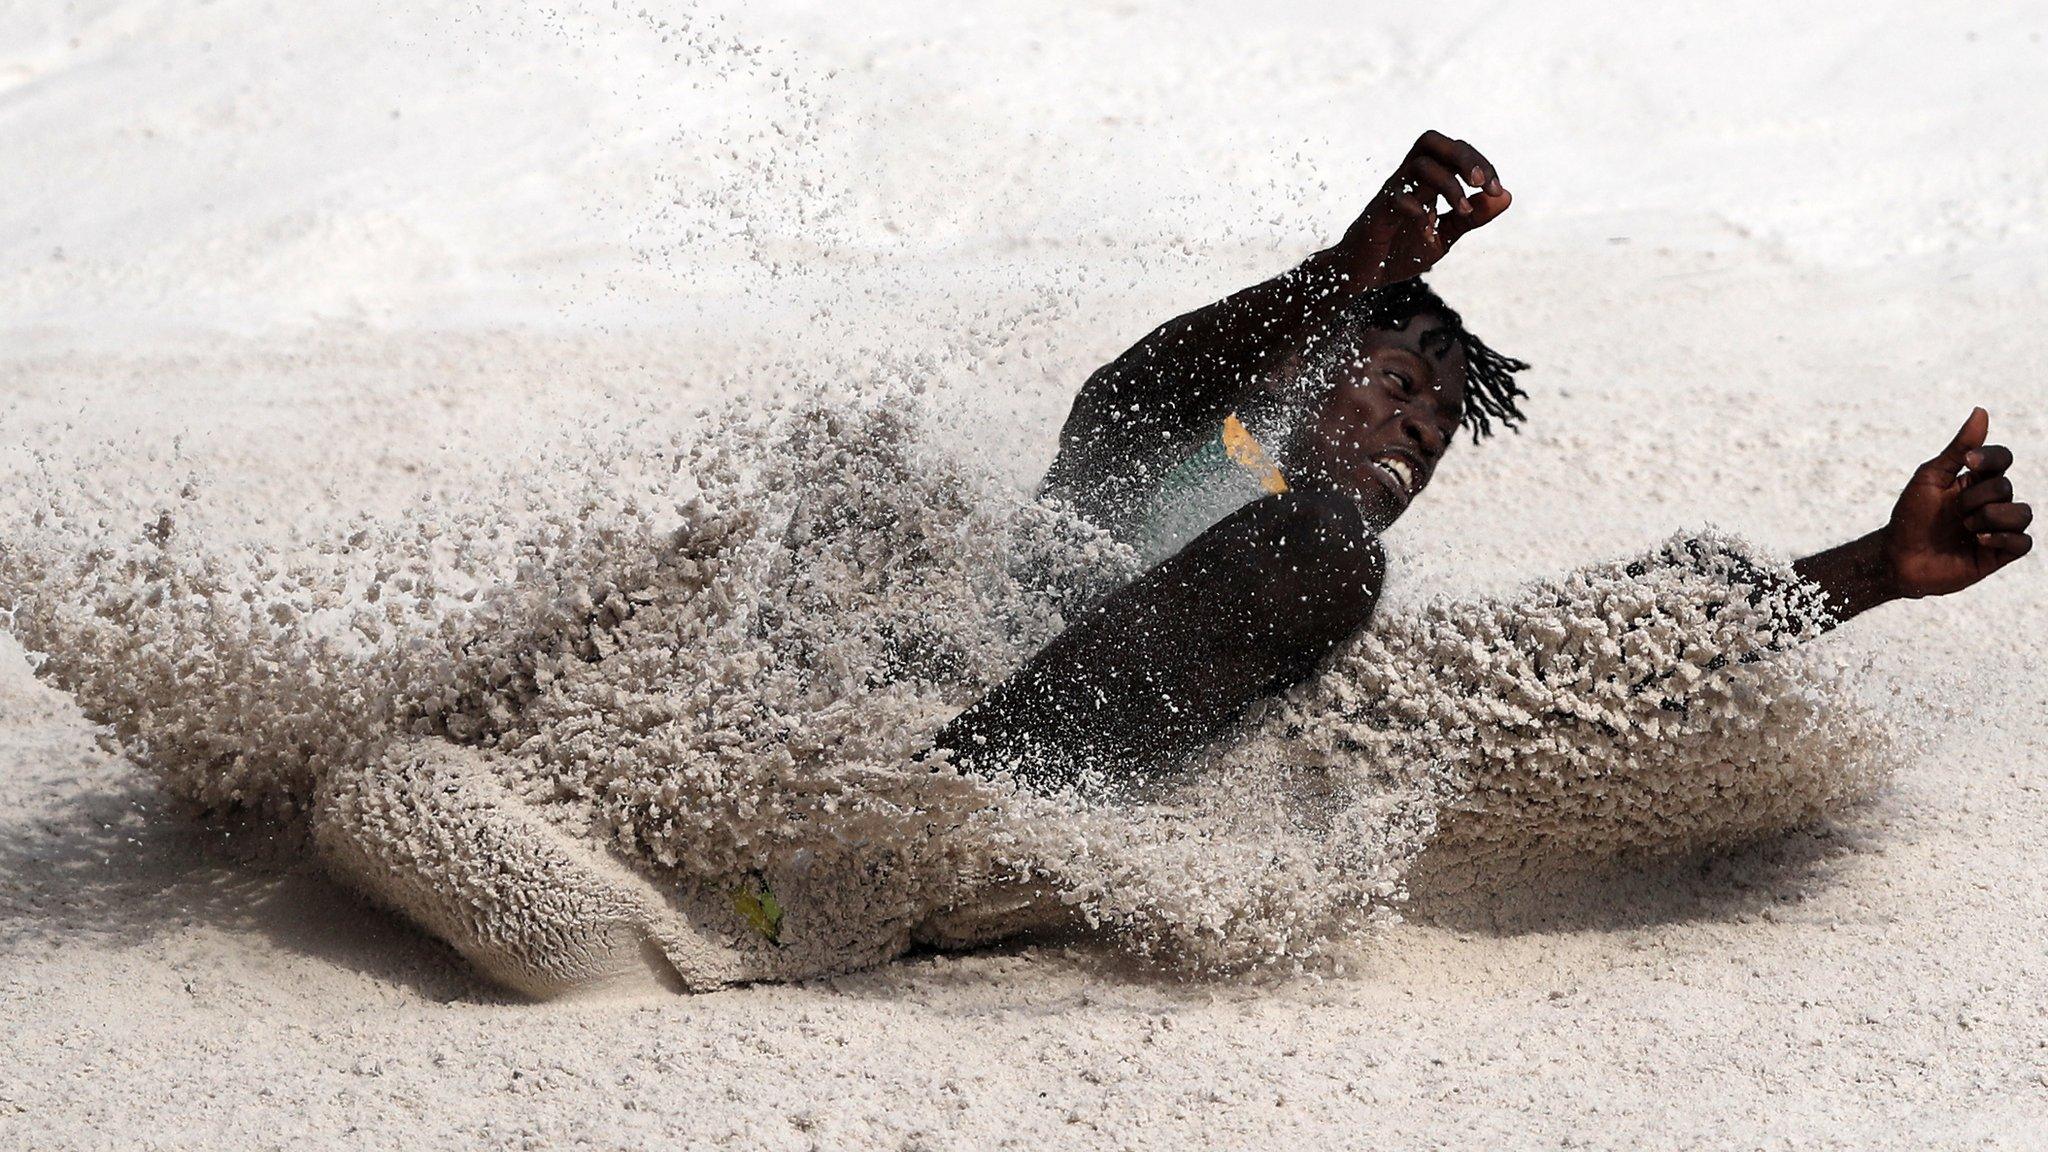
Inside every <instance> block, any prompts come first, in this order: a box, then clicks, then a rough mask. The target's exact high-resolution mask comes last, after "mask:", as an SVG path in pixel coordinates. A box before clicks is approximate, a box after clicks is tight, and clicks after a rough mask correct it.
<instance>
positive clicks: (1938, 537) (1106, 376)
mask: <svg viewBox="0 0 2048 1152" xmlns="http://www.w3.org/2000/svg"><path fill="white" fill-rule="evenodd" d="M1511 203H1512V197H1511V196H1510V195H1509V193H1508V190H1507V188H1506V187H1505V186H1503V185H1502V183H1501V180H1500V175H1499V173H1498V172H1497V171H1496V170H1495V169H1494V166H1493V165H1492V164H1491V163H1490V162H1488V161H1487V159H1486V157H1485V156H1483V155H1481V154H1480V153H1479V151H1478V150H1477V149H1475V148H1473V147H1472V146H1471V145H1469V144H1467V143H1465V142H1464V141H1462V140H1454V139H1451V138H1450V137H1447V136H1445V135H1443V134H1441V133H1438V132H1425V133H1423V135H1422V136H1421V138H1420V139H1418V140H1417V141H1416V142H1415V146H1414V147H1413V148H1412V149H1411V150H1410V151H1409V153H1408V155H1407V157H1406V158H1405V159H1403V161H1402V162H1401V164H1400V166H1399V167H1398V168H1397V169H1396V170H1395V172H1394V174H1393V175H1392V176H1391V177H1389V178H1388V180H1387V181H1386V183H1385V184H1384V185H1383V186H1382V187H1381V188H1380V190H1379V192H1378V194H1377V195H1376V196H1375V197H1374V198H1373V200H1372V202H1371V203H1370V204H1368V205H1367V206H1366V208H1365V211H1364V212H1363V213H1362V214H1361V215H1360V216H1359V217H1358V219H1357V221H1356V222H1355V223H1353V224H1352V225H1351V227H1350V228H1349V229H1348V230H1347V231H1346V232H1345V234H1344V237H1343V239H1341V240H1340V241H1338V242H1337V243H1336V244H1335V245H1333V246H1331V247H1330V248H1327V249H1324V250H1323V251H1320V252H1317V253H1316V254H1314V255H1312V256H1310V257H1309V258H1308V259H1307V260H1305V261H1303V262H1302V263H1301V265H1299V266H1298V267H1296V268H1294V269H1293V270H1291V271H1289V272H1286V273H1284V274H1282V275H1280V276H1278V277H1275V278H1274V279H1272V280H1269V281H1266V282H1265V283H1262V284H1258V285H1255V286H1253V287H1251V288H1247V289H1245V290H1243V291H1241V292H1238V293H1237V294H1235V295H1233V296H1230V297H1228V298H1226V299H1224V300H1221V301H1218V302H1217V303H1215V304H1211V305H1209V306H1208V307H1206V308H1201V309H1198V310H1196V311H1194V312H1190V313H1188V314H1187V315H1185V316H1181V317H1179V318H1178V319H1175V320H1172V321H1169V322H1168V323H1166V324H1164V325H1162V326H1160V327H1159V328H1158V329H1157V330H1155V331H1154V332H1152V333H1151V334H1150V335H1148V336H1146V337H1145V338H1144V339H1143V340H1141V341H1139V342H1138V344H1137V345H1136V346H1134V347H1133V348H1131V349H1130V350H1129V351H1128V352H1125V353H1124V354H1123V355H1122V356H1120V357H1118V358H1117V359H1116V360H1115V361H1114V362H1112V363H1110V364H1108V365H1106V366H1105V367H1103V368H1102V369H1100V370H1098V371H1097V372H1096V373H1095V374H1094V375H1093V376H1091V377H1090V378H1089V379H1088V382H1087V383H1086V384H1085V385H1084V386H1083V387H1082V389H1081V391H1080V394H1079V395H1078V396H1077V397H1076V398H1075V400H1074V406H1073V411H1072V414H1071V415H1070V416H1069V417H1068V419H1067V423H1066V426H1065V427H1064V428H1063V429H1062V431H1061V433H1060V448H1059V454H1058V456H1057V457H1056V458H1055V459H1054V461H1053V463H1052V466H1051V468H1050V469H1049V470H1048V472H1047V474H1046V479H1045V492H1046V494H1047V495H1050V496H1053V497H1057V498H1059V499H1062V500H1065V501H1067V502H1069V503H1070V504H1071V505H1072V506H1074V507H1075V508H1076V509H1078V510H1079V511H1081V512H1082V513H1083V514H1084V515H1086V516H1087V517H1088V518H1090V519H1091V520H1093V521H1095V522H1096V523H1098V524H1101V525H1103V526H1104V527H1106V528H1108V529H1109V530H1110V531H1112V532H1113V533H1117V534H1119V535H1123V534H1127V533H1128V532H1130V531H1131V530H1132V529H1133V528H1134V527H1135V526H1134V525H1133V523H1132V519H1133V517H1134V516H1135V515H1136V514H1137V512H1138V509H1139V508H1140V507H1141V506H1142V504H1143V502H1144V500H1145V498H1146V497H1147V496H1148V495H1149V493H1150V492H1151V490H1152V488H1153V486H1154V485H1156V484H1157V483H1158V481H1159V479H1160V477H1161V476H1162V475H1163V474H1164V472H1165V471H1166V470H1167V469H1169V468H1171V467H1172V466H1173V464H1174V463H1175V462H1177V461H1178V460H1180V459H1183V458H1185V457H1186V456H1187V455H1188V453H1189V452H1190V451H1191V449H1192V448H1193V447H1194V446H1195V445H1198V444H1200V443H1202V442H1203V441H1204V440H1206V439H1207V438H1208V437H1210V436H1213V435H1214V434H1215V429H1216V427H1217V425H1218V422H1219V421H1221V420H1222V419H1223V417H1224V416H1226V415H1227V414H1229V413H1230V412H1232V411H1234V410H1237V409H1239V408H1241V407H1243V406H1245V405H1247V404H1248V403H1252V402H1254V401H1255V400H1256V399H1257V398H1259V397H1261V396H1266V395H1271V394H1273V393H1275V392H1277V391H1278V390H1279V389H1280V388H1281V386H1282V382H1283V381H1285V380H1286V379H1288V378H1289V377H1290V375H1291V373H1292V371H1293V370H1294V369H1297V368H1299V366H1300V364H1301V362H1302V359H1303V357H1304V356H1305V355H1307V354H1308V353H1309V352H1310V351H1311V350H1312V349H1314V348H1316V347H1317V346H1319V345H1322V344H1323V343H1324V342H1326V341H1328V340H1330V339H1332V338H1333V337H1334V336H1335V335H1337V334H1338V333H1337V329H1338V328H1339V327H1341V326H1342V325H1343V324H1344V323H1345V320H1344V317H1345V315H1346V313H1347V310H1350V306H1351V305H1352V304H1354V303H1355V302H1356V301H1357V299H1358V298H1359V297H1360V296H1361V295H1362V294H1365V293H1370V292H1374V291H1377V290H1380V289H1384V288H1388V287H1390V286H1392V285H1395V284H1398V283H1399V282H1401V281H1403V280H1407V279H1409V278H1412V277H1415V276H1419V275H1421V274H1422V273H1424V272H1426V271H1428V270H1429V269H1430V268H1432V267H1434V266H1435V265H1436V263H1437V262H1438V261H1439V260H1441V259H1443V257H1444V255H1445V254H1446V253H1448V252H1449V251H1450V249H1451V247H1452V246H1453V245H1454V244H1456V243H1458V242H1459V241H1460V240H1461V239H1462V238H1463V237H1465V236H1466V235H1467V234H1469V233H1471V232H1472V231H1474V230H1476V229H1478V228H1481V227H1484V226H1485V225H1487V224H1490V223H1492V222H1493V221H1494V220H1496V219H1498V218H1499V217H1500V215H1501V214H1502V213H1503V212H1505V211H1507V209H1508V206H1509V205H1510V204H1511ZM1354 314H1355V312H1354ZM1348 335H1349V336H1351V337H1352V338H1355V339H1356V341H1357V344H1356V351H1357V355H1355V356H1352V357H1349V358H1347V359H1346V360H1345V361H1344V362H1343V363H1342V365H1341V366H1340V367H1339V369H1338V370H1336V371H1335V372H1333V373H1331V374H1330V375H1329V377H1328V378H1326V379H1325V381H1324V385H1325V387H1326V389H1327V391H1326V392H1325V393H1324V394H1323V395H1322V396H1321V399H1320V401H1319V403H1318V404H1317V406H1316V408H1315V411H1314V414H1313V419H1311V420H1309V421H1307V422H1306V423H1305V424H1304V425H1303V426H1302V427H1301V429H1300V430H1299V432H1298V433H1297V434H1296V436H1295V437H1294V439H1293V440H1292V442H1290V443H1289V444H1287V445H1285V446H1284V448H1283V449H1282V451H1281V456H1282V457H1283V459H1285V460H1286V462H1287V480H1288V484H1289V487H1290V490H1289V491H1288V492H1285V493H1282V494H1278V495H1272V496H1268V497H1266V498H1264V499H1261V500H1257V501H1254V502H1252V503H1250V504H1248V505H1246V506H1245V507H1243V508H1242V509H1240V510H1239V511H1237V512H1235V513H1233V514H1231V515H1229V516H1227V517H1225V518H1224V519H1223V520H1222V521H1220V522H1219V523H1217V524H1216V525H1215V526H1214V527H1212V528H1210V529H1209V530H1208V531H1206V532H1204V533H1203V534H1202V535H1201V536H1200V537H1198V538H1197V539H1195V540H1194V541H1193V542H1192V543H1190V544H1188V545H1187V546H1186V547H1185V548H1183V549H1181V550H1180V551H1179V552H1178V553H1176V554H1174V555H1173V556H1170V557H1168V558H1167V559H1165V560H1163V561H1161V562H1160V563H1159V564H1157V565H1156V566H1154V567H1153V568H1152V569H1151V570H1149V571H1148V572H1146V573H1145V574H1144V575H1143V576H1141V577H1140V578H1138V579H1137V580H1136V581H1134V582H1133V583H1131V584H1130V585H1128V586H1126V587H1125V588H1123V589H1121V590H1119V591H1117V592H1116V593H1114V594H1112V595H1110V596H1109V597H1107V598H1106V599H1104V600H1103V601H1102V602H1101V603H1100V604H1098V605H1096V606H1095V607H1094V608H1093V609H1092V610H1090V611H1089V612H1088V613H1087V614H1086V615H1085V616H1083V617H1082V618H1081V619H1079V620H1077V621H1076V622H1075V623H1074V624H1073V625H1072V626H1071V627H1069V628H1068V629H1067V630H1066V631H1065V632H1064V633H1062V634H1061V635H1060V636H1059V637H1057V638H1055V639H1054V640H1053V641H1052V642H1051V643H1050V644H1048V645H1046V647H1045V648H1044V649H1042V650H1040V651H1039V652H1038V653H1037V654H1036V655H1034V656H1033V657H1032V658H1031V659H1030V660H1028V661H1027V662H1026V663H1025V664H1024V666H1023V667H1022V668H1020V669H1019V670H1018V671H1017V672H1016V673H1015V674H1014V675H1013V676H1012V677H1011V678H1010V679H1009V680H1008V681H1006V682H1004V683H1003V684H1001V685H999V686H998V687H997V688H996V689H995V690H994V691H993V692H991V693H990V694H989V695H988V696H987V697H985V698H984V699H983V700H981V701H980V702H978V703H976V704H975V705H974V706H973V707H971V708H969V709H968V710H967V711H966V712H964V713H962V714H961V715H960V716H959V717H958V718H956V719H955V720H954V721H953V722H952V724H950V725H948V726H947V728H946V729H945V730H944V731H943V732H942V733H941V734H940V738H939V741H938V744H939V747H941V748H947V749H951V750H952V751H953V752H954V753H955V755H956V758H957V759H958V760H959V761H960V762H962V763H964V764H965V765H967V766H969V767H972V768H975V769H981V770H1000V769H1005V768H1009V769H1014V770H1016V772H1017V773H1018V776H1019V778H1020V779H1021V780H1022V781H1023V782H1025V783H1026V784H1027V785H1030V786H1033V787H1039V788H1047V789H1051V788H1058V787H1061V786H1063V785H1065V784H1068V783H1071V782H1072V781H1073V780H1074V778H1075V774H1076V771H1077V769H1078V768H1079V767H1081V766H1083V765H1087V766H1091V767H1093V768H1094V769H1096V770H1097V771H1099V772H1103V773H1105V774H1107V775H1109V776H1110V777H1112V778H1114V777H1117V776H1119V775H1124V776H1130V777H1142V776H1143V775H1146V774H1148V773H1150V772H1153V771H1155V770H1156V769H1157V768H1158V767H1160V766H1162V765H1170V764H1172V763H1173V762H1175V761H1177V760H1179V759H1181V758H1184V757H1185V756H1187V755H1188V754H1190V753H1192V752H1194V751H1195V750H1197V749H1199V748H1200V747H1202V746H1203V745H1204V744H1205V743H1207V742H1208V741H1209V740H1211V739H1212V738H1214V737H1215V736H1216V735H1217V734H1218V733H1219V732H1220V730H1221V729H1222V728H1223V727H1224V726H1225V725H1227V724H1228V723H1229V722H1230V721H1231V720H1232V719H1233V718H1235V717H1236V716H1237V715H1238V714H1239V713H1241V712H1242V711H1243V710H1244V709H1245V708H1246V707H1247V706H1248V705H1250V704H1251V703H1253V702H1254V701H1256V700H1258V699H1260V698H1261V697H1263V696H1266V695H1268V694H1270V693H1273V692H1275V691H1278V690H1280V689H1282V688H1285V687H1287V686H1288V685H1290V684H1292V683H1294V682H1296V681H1298V680H1300V679H1301V678H1303V677H1304V676H1306V675H1308V673H1309V672H1311V671H1312V670H1313V669H1314V668H1315V667H1316V665H1317V664H1318V662H1320V661H1321V660H1322V659H1323V658H1324V657H1325V656H1327V655H1328V654H1329V653H1330V652H1331V650H1333V649H1334V648H1335V647H1336V646H1337V645H1338V644H1339V643H1341V642H1342V641H1343V640H1344V639H1345V638H1346V637H1348V636H1350V635H1351V634H1353V633H1354V632H1355V631H1357V630H1358V629H1359V628H1360V627H1362V626H1363V625H1364V624H1365V623H1366V621H1367V620H1368V619H1369V618H1370V617H1371V614H1372V611H1373V607H1374V605H1375V604H1376V602H1377V600H1378V597H1379V592H1380V588H1381V582H1382V579H1383V576H1384V573H1385V558H1384V556H1383V554H1382V552H1381V550H1380V546H1379V542H1378V534H1379V533H1380V532H1381V531H1382V530H1384V529H1385V528H1386V527H1387V526H1388V525H1390V524H1392V523H1393V522H1394V521H1395V520H1396V519H1398V518H1399V517H1400V516H1401V514H1402V513H1403V512H1405V511H1406V510H1407V508H1408V506H1409V504H1410V503H1411V502H1412V501H1413V500H1414V499H1415V498H1416V497H1417V496H1419V495H1420V494H1421V493H1422V491H1423V490H1425V489H1426V488H1427V487H1428V485H1429V482H1430V479H1431V477H1432V476H1433V475H1434V473H1435V470H1436V466H1437V463H1438V462H1439V461H1440V460H1441V459H1442V458H1443V455H1444V453H1445V451H1447V450H1448V449H1449V447H1450V444H1451V442H1452V437H1453V434H1454V433H1455V432H1456V431H1457V429H1458V427H1459V424H1460V420H1461V418H1462V416H1463V413H1464V406H1465V404H1466V402H1467V396H1466V392H1467V378H1466V377H1467V374H1466V364H1465V361H1464V353H1463V350H1462V348H1461V345H1460V343H1459V342H1458V341H1457V340H1456V339H1453V338H1451V333H1449V332H1448V331H1446V329H1445V327H1444V325H1443V323H1442V321H1441V319H1440V318H1439V317H1438V316H1436V315H1433V314H1431V313H1428V312H1424V313H1422V314H1420V315H1417V316H1415V317H1413V318H1412V319H1409V320H1408V321H1406V322H1405V323H1404V324H1402V326H1401V327H1399V328H1377V329H1368V330H1364V331H1358V332H1351V333H1348ZM1989 423H1990V417H1989V415H1988V414H1987V413H1986V412H1985V411H1984V410H1983V409H1981V408H1979V409H1976V410H1975V411H1973V412H1972V413H1971V414H1970V416H1969V418H1968V419H1967V420H1966V421H1965V422H1964V424H1963V427H1962V429H1961V430H1960V431H1958V432H1957V433H1956V434H1955V435H1954V436H1953V437H1952V438H1951V440H1950V442H1949V444H1948V446H1947V447H1946V448H1944V449H1943V450H1942V451H1941V452H1940V453H1939V454H1938V455H1936V456H1935V457H1933V458H1932V459H1930V460H1928V461H1927V462H1926V463H1925V464H1922V465H1921V466H1920V467H1919V468H1918V469H1917V470H1916V471H1915V472H1914V473H1913V475H1912V477H1911V479H1910V480H1909V481H1908V482H1907V484H1906V486H1905V488H1904V490H1903V491H1902V492H1901V493H1900V496H1899V499H1898V502H1897V504H1896V506H1895V507H1894V508H1893V510H1892V514H1891V517H1890V519H1889V520H1888V522H1887V523H1886V524H1884V525H1883V526H1882V527H1879V528H1877V529H1876V530H1874V531H1872V532H1869V533H1867V534H1864V535H1861V536H1858V537H1856V538H1855V539H1853V540H1850V541H1849V542H1847V543H1845V544H1841V545H1839V546H1837V547H1834V548H1830V549H1827V550H1825V551H1822V552H1818V553H1815V554H1813V555H1810V556H1807V557H1805V558H1804V559H1801V560H1799V561H1798V562H1797V563H1796V564H1795V565H1794V569H1795V571H1797V573H1798V574H1799V576H1800V577H1801V578H1803V579H1806V580H1808V581H1811V582H1812V583H1814V584H1816V585H1818V586H1819V587H1820V588H1821V589H1822V590H1823V591H1824V592H1825V593H1826V596H1827V601H1828V604H1829V605H1830V606H1831V608H1832V609H1833V612H1834V619H1833V620H1832V621H1831V623H1840V622H1842V621H1845V620H1848V619H1850V618H1852V617H1855V616H1858V615H1860V614H1862V613H1864V612H1867V611H1869V610H1870V609H1872V608H1875V607H1877V606H1879V605H1881V604H1884V603H1887V602H1889V601H1892V600H1898V599H1914V598H1919V597H1925V596H1943V595H1948V594H1950V593H1953V592H1959V591H1961V590H1963V589H1965V588H1968V587H1970V586H1971V585H1974V584H1976V583H1977V582H1979V581H1981V580H1983V579H1985V578H1986V577H1988V576H1990V575H1991V574H1992V573H1994V572H1996V571H1998V570H2000V569H2001V568H2003V567H2005V566H2006V565H2008V564H2010V563H2012V562H2013V561H2014V560H2017V559H2019V558H2020V557H2022V556H2024V555H2026V554H2027V552H2028V551H2029V550H2030V549H2031V548H2032V546H2033V540H2032V538H2031V536H2030V535H2029V534H2028V528H2029V526H2030V525H2031V523H2032V521H2033V512H2032V509H2031V508H2029V507H2028V506H2027V505H2026V504H2023V503H2018V502H2016V501H2015V500H2014V497H2013V487H2012V482H2011V480H2010V479H2009V478H2008V476H2007V470H2008V469H2009V468H2010V467H2011V465H2012V460H2013V457H2012V452H2011V451H2010V450H2009V449H2007V448H2005V447H2003V446H2000V445H1995V444H1987V443H1985V438H1986V435H1987V432H1988V430H1989ZM1404 473H1405V475H1404Z"/></svg>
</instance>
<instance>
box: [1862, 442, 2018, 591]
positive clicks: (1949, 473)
mask: <svg viewBox="0 0 2048 1152" xmlns="http://www.w3.org/2000/svg"><path fill="white" fill-rule="evenodd" d="M1990 428H1991V414H1990V413H1988V412H1986V411H1984V409H1982V408H1978V409H1975V410H1974V411H1972V412H1971V413H1970V418H1969V419H1968V420H1966V421H1964V422H1963V427H1962V430H1961V431H1959V432H1957V433H1956V436H1955V439H1954V440H1952V441H1950V442H1949V446H1948V447H1947V448H1944V449H1942V451H1941V455H1939V456H1936V457H1935V458H1934V459H1932V460H1929V461H1928V462H1927V463H1925V464H1922V465H1921V466H1920V468H1919V470H1918V471H1916V472H1914V473H1913V479H1912V480H1910V481H1908V482H1907V484H1906V490H1905V491H1904V492H1902V493H1900V494H1899V502H1898V504H1897V505H1895V506H1894V507H1893V508H1892V521H1891V525H1890V527H1888V528H1886V529H1885V533H1884V535H1885V549H1884V550H1885V559H1886V560H1888V561H1889V562H1890V567H1891V573H1892V579H1893V580H1894V581H1896V582H1897V585H1898V594H1899V595H1901V596H1946V595H1948V594H1949V593H1951V592H1960V591H1962V590H1963V589H1965V588H1968V587H1969V586H1970V585H1972V584H1975V583H1977V582H1978V581H1979V580H1982V579H1984V578H1985V577H1986V576H1989V575H1991V574H1992V573H1993V572H1996V571H1998V570H1999V569H2000V568H2003V567H2005V566H2006V565H2007V564H2010V563H2012V562H2013V561H2015V560H2017V559H2019V558H2020V557H2022V556H2025V555H2026V554H2027V552H2028V550H2030V549H2031V548H2033V546H2034V538H2033V537H2031V536H2029V535H2027V527H2028V525H2030V524H2032V523H2033V522H2034V510H2033V509H2032V508H2030V507H2028V506H2027V505H2025V504H2017V503H2014V502H2013V498H2012V480H2011V478H2009V477H2007V476H2006V474H2005V470H2006V469H2008V468H2010V467H2012V450H2011V449H2010V448H2006V447H2003V446H2002V445H1998V444H1986V443H1984V436H1985V433H1987V432H1988V431H1990Z"/></svg>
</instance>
